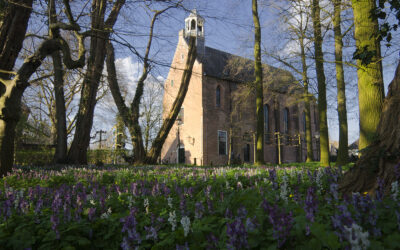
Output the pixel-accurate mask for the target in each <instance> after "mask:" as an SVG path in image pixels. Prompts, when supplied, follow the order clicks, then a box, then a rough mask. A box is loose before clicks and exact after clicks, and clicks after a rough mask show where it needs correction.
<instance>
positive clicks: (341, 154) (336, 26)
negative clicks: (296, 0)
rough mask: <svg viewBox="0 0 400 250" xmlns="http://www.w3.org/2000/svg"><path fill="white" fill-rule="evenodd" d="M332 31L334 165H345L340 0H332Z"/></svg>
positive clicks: (346, 149) (347, 152) (346, 158)
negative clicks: (336, 130)
mask: <svg viewBox="0 0 400 250" xmlns="http://www.w3.org/2000/svg"><path fill="white" fill-rule="evenodd" d="M333 4H334V18H333V31H334V33H335V61H336V84H337V109H338V116H339V150H338V154H337V160H336V165H337V166H342V165H346V164H347V163H348V161H349V147H348V132H347V109H346V84H345V82H344V72H343V57H342V51H343V41H342V38H343V35H342V31H341V29H340V25H341V17H340V14H341V10H342V0H334V2H333Z"/></svg>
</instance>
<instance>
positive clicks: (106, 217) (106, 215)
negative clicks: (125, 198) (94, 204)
mask: <svg viewBox="0 0 400 250" xmlns="http://www.w3.org/2000/svg"><path fill="white" fill-rule="evenodd" d="M111 213H112V210H111V207H109V208H108V210H107V211H106V212H105V213H103V214H102V215H100V218H102V219H108V217H110V215H111Z"/></svg>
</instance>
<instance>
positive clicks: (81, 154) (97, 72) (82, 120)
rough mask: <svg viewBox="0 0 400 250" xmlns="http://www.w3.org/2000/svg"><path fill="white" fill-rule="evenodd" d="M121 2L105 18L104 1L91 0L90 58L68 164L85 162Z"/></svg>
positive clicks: (122, 1) (105, 2) (121, 0)
mask: <svg viewBox="0 0 400 250" xmlns="http://www.w3.org/2000/svg"><path fill="white" fill-rule="evenodd" d="M124 3H125V0H117V1H116V2H115V3H114V6H113V8H112V10H111V13H110V15H109V17H108V18H107V20H104V15H105V11H106V4H107V1H106V0H94V1H93V3H92V10H93V12H92V18H91V29H92V36H91V41H90V52H89V59H88V64H87V71H86V74H85V77H84V79H83V82H82V91H81V99H80V102H79V110H78V114H77V120H76V127H75V134H74V139H73V141H72V144H71V148H70V150H69V152H68V157H67V162H69V163H71V164H87V149H88V147H89V143H90V132H91V129H92V125H93V115H94V108H95V105H96V94H97V90H98V87H99V83H100V78H101V75H102V72H103V67H104V59H105V54H106V52H105V51H106V43H107V40H108V39H109V36H110V32H111V30H112V28H113V26H114V24H115V22H116V20H117V17H118V15H119V12H120V10H121V8H122V6H123V5H124Z"/></svg>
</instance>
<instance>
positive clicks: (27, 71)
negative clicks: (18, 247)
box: [0, 0, 87, 176]
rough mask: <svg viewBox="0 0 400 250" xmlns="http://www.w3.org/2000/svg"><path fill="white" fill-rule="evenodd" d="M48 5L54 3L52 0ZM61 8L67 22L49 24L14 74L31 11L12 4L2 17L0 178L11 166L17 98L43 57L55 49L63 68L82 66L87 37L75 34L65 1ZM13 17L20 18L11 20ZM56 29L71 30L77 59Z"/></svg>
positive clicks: (17, 114) (26, 2)
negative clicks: (49, 33) (49, 34)
mask: <svg viewBox="0 0 400 250" xmlns="http://www.w3.org/2000/svg"><path fill="white" fill-rule="evenodd" d="M21 2H22V1H21ZM51 3H52V4H54V0H52V1H51ZM27 4H28V5H27ZM64 5H65V8H66V13H67V16H68V21H69V23H63V22H56V23H53V25H52V26H51V29H52V34H54V35H53V36H52V37H49V38H47V39H45V40H44V41H43V42H42V43H41V44H40V45H39V46H38V48H37V50H36V52H35V53H34V54H33V55H31V56H29V57H28V58H26V59H25V61H24V63H23V64H22V65H21V66H20V68H19V69H18V70H17V71H16V72H10V70H12V68H13V66H14V63H15V60H16V57H17V55H18V53H19V50H20V48H21V47H22V42H23V40H24V37H25V32H26V27H27V21H28V19H29V16H30V13H31V10H32V8H31V7H32V1H24V4H22V3H19V5H16V6H14V5H12V6H11V7H10V10H9V12H8V13H7V14H6V19H7V20H9V21H8V22H3V24H2V26H1V28H0V43H2V44H4V45H3V46H0V48H1V49H2V53H0V54H1V56H3V55H4V56H3V57H2V58H1V60H0V61H1V62H2V63H3V64H2V65H0V69H1V70H2V72H3V73H6V74H5V75H4V74H3V75H2V77H1V83H2V84H1V91H0V176H3V175H5V174H6V173H7V172H9V171H10V170H11V167H12V164H13V155H14V139H15V138H14V136H15V128H16V124H17V122H18V120H19V116H20V112H21V98H22V94H23V92H24V91H25V89H26V88H27V87H28V86H29V82H28V81H29V78H30V77H31V76H32V74H34V72H35V71H36V70H37V69H38V68H39V67H40V65H41V64H42V62H43V60H44V59H45V58H46V57H47V56H49V55H51V54H52V53H54V52H55V51H58V50H61V51H62V52H63V60H64V65H66V67H67V68H78V67H82V66H83V65H84V63H85V50H84V39H85V37H86V36H87V34H85V33H80V32H79V30H80V27H79V25H77V24H76V22H75V20H74V18H73V16H72V13H71V9H70V6H69V1H68V0H64ZM13 10H14V11H15V12H16V13H15V12H14V11H13ZM21 15H22V17H21ZM16 16H18V17H20V18H15V17H16ZM60 29H66V30H72V31H74V34H75V36H76V39H77V40H78V41H79V56H78V59H77V60H73V59H72V58H71V52H70V48H69V46H68V43H67V42H66V41H65V40H64V39H63V38H62V36H61V35H60V34H59V32H57V30H60ZM21 34H22V35H21ZM7 43H8V44H9V43H12V47H13V46H17V48H16V50H13V49H12V48H11V47H7V45H6V44H7ZM10 52H11V53H10ZM6 54H7V55H6ZM10 73H11V74H12V75H13V77H12V78H11V77H10V76H9V74H10ZM7 74H8V75H7Z"/></svg>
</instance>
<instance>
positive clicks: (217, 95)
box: [215, 85, 221, 107]
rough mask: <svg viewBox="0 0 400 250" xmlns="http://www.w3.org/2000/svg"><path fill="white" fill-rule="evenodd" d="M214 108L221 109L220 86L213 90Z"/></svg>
mask: <svg viewBox="0 0 400 250" xmlns="http://www.w3.org/2000/svg"><path fill="white" fill-rule="evenodd" d="M215 106H217V107H221V86H220V85H218V86H217V88H216V89H215Z"/></svg>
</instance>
